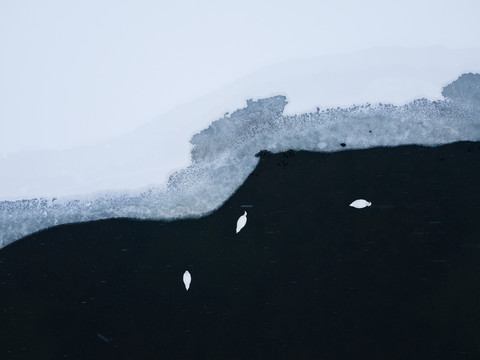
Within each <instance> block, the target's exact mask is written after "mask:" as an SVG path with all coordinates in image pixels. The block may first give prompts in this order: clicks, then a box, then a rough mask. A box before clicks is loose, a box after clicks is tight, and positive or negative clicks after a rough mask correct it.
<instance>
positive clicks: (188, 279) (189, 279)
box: [183, 270, 192, 291]
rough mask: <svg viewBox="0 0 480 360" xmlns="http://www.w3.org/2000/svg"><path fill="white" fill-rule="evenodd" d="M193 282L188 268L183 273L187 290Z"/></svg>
mask: <svg viewBox="0 0 480 360" xmlns="http://www.w3.org/2000/svg"><path fill="white" fill-rule="evenodd" d="M191 282H192V275H190V273H189V272H188V270H187V271H185V272H184V273H183V283H184V284H185V289H187V291H188V288H189V287H190V283H191Z"/></svg>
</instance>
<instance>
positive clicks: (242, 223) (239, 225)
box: [237, 211, 247, 234]
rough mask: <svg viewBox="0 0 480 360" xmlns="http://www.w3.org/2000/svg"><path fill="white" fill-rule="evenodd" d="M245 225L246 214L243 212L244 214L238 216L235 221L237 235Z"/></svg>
mask: <svg viewBox="0 0 480 360" xmlns="http://www.w3.org/2000/svg"><path fill="white" fill-rule="evenodd" d="M246 223H247V212H246V211H245V214H243V215H242V216H240V217H239V218H238V220H237V234H238V232H239V231H240V230H242V229H243V227H244V226H245V224H246Z"/></svg>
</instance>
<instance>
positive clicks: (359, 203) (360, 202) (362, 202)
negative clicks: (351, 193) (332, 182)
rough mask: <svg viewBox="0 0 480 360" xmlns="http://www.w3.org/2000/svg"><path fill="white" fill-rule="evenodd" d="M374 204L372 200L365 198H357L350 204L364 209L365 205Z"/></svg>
mask: <svg viewBox="0 0 480 360" xmlns="http://www.w3.org/2000/svg"><path fill="white" fill-rule="evenodd" d="M370 205H372V202H371V201H367V200H363V199H358V200H355V201H354V202H352V203H351V204H350V206H351V207H354V208H357V209H363V208H364V207H367V206H370Z"/></svg>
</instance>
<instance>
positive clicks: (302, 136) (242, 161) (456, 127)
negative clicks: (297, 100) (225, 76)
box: [0, 74, 480, 246]
mask: <svg viewBox="0 0 480 360" xmlns="http://www.w3.org/2000/svg"><path fill="white" fill-rule="evenodd" d="M443 96H444V97H445V100H439V101H429V100H426V99H418V100H415V101H413V102H410V103H408V104H406V105H403V106H394V105H389V104H375V105H370V104H366V105H362V106H353V107H349V108H335V109H324V110H320V109H317V110H316V111H314V112H311V113H305V114H299V115H290V116H285V115H283V113H284V109H285V106H286V104H287V101H286V98H285V97H284V96H274V97H270V98H267V99H260V100H257V101H253V100H249V101H247V106H246V107H245V108H242V109H238V110H237V111H235V112H233V113H232V114H230V115H225V116H224V117H223V118H221V119H219V120H217V121H214V122H213V123H212V124H210V126H209V127H208V128H206V129H204V130H202V131H201V132H199V133H198V134H196V135H194V136H193V137H192V139H191V143H192V145H193V148H192V151H191V158H192V163H191V165H190V166H188V167H186V168H184V169H182V170H180V171H178V172H176V173H174V174H173V175H172V176H171V177H170V179H169V181H168V185H167V186H166V188H155V187H154V188H151V189H149V190H146V191H143V192H139V193H128V194H119V193H111V194H101V195H96V196H90V197H82V198H80V199H66V198H59V199H49V200H47V199H31V200H22V201H4V202H0V244H1V246H5V245H7V244H8V243H10V242H12V241H14V240H17V239H19V238H21V237H23V236H26V235H28V234H31V233H33V232H36V231H38V230H41V229H45V228H48V227H51V226H55V225H59V224H65V223H72V222H82V221H90V220H98V219H105V218H117V217H128V218H136V219H175V218H180V217H198V216H202V215H204V214H207V213H209V212H211V211H213V210H215V209H217V208H218V207H219V206H221V205H222V204H223V203H224V202H225V201H226V200H227V199H228V197H229V196H231V195H232V194H233V193H234V192H235V191H236V190H237V189H238V188H239V187H240V186H241V185H242V183H243V182H244V181H245V179H246V178H247V177H248V175H249V174H250V173H251V172H252V170H253V169H254V168H255V166H256V165H257V163H258V158H256V157H255V154H256V153H258V152H259V151H261V150H268V151H271V152H274V153H275V152H281V151H286V150H288V149H295V150H310V151H324V152H333V151H341V150H343V149H365V148H371V147H379V146H397V145H405V144H422V145H440V144H447V143H451V142H455V141H466V140H470V141H479V140H480V116H479V114H480V75H477V74H466V75H462V76H461V77H460V78H459V79H458V80H456V81H455V82H453V83H452V84H450V85H448V86H446V87H445V89H444V91H443ZM342 144H343V146H342ZM152 166H154V164H152Z"/></svg>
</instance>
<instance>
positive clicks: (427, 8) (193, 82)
mask: <svg viewBox="0 0 480 360" xmlns="http://www.w3.org/2000/svg"><path fill="white" fill-rule="evenodd" d="M478 14H480V1H478V0H456V1H453V0H452V1H439V0H436V1H422V0H405V1H385V0H379V1H375V0H367V1H356V0H351V1H346V0H343V1H298V0H297V1H280V0H275V1H273V0H272V1H260V0H256V1H235V2H231V1H208V0H207V1H205V0H204V1H169V2H166V1H158V0H156V1H153V0H152V1H145V0H144V1H138V0H137V1H65V0H59V1H52V0H44V1H36V0H34V1H23V0H0V99H1V102H0V154H2V153H9V152H15V151H19V150H31V149H42V148H50V149H65V148H69V147H72V146H75V145H79V144H88V143H93V142H95V141H99V140H102V139H107V138H111V137H113V136H116V135H119V134H122V133H126V132H128V131H131V130H133V129H135V128H137V127H138V126H140V125H141V124H145V123H147V122H149V121H151V120H152V119H154V118H157V117H159V116H160V115H162V114H164V113H165V112H166V111H168V110H170V109H173V108H175V107H176V106H178V105H180V104H182V103H186V102H189V101H191V100H194V99H197V98H199V97H201V96H202V95H205V94H208V93H210V92H212V91H215V90H217V89H218V88H220V87H221V86H223V85H225V84H228V83H230V82H232V81H235V80H236V79H239V78H241V77H243V76H246V75H248V74H249V73H251V72H253V71H255V70H256V69H259V68H261V67H263V66H268V65H270V64H275V63H277V62H282V61H286V60H289V59H292V58H312V57H316V56H322V55H326V54H333V53H343V52H350V51H356V50H362V49H367V48H371V47H376V46H404V47H425V46H433V45H442V46H446V47H450V48H471V47H480V37H479V36H478V34H480V22H479V21H478Z"/></svg>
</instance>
